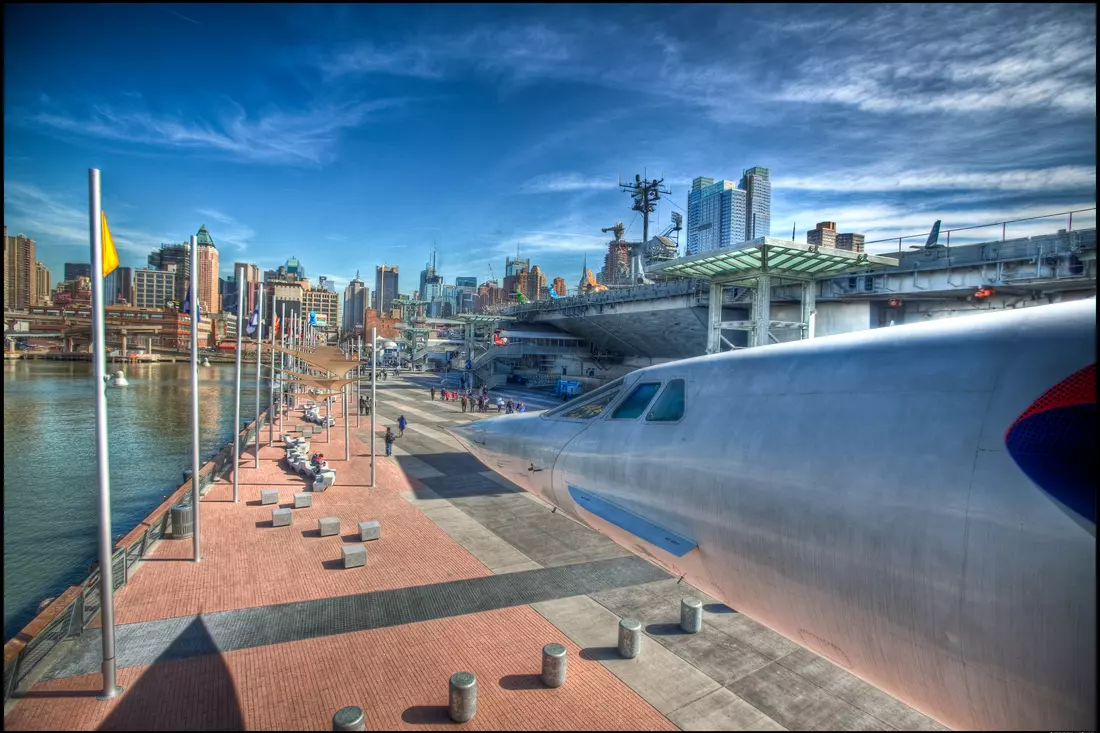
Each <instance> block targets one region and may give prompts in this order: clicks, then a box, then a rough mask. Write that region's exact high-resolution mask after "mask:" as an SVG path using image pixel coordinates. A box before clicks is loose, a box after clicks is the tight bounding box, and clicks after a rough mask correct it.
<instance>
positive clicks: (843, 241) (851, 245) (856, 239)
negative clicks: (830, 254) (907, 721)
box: [836, 233, 865, 252]
mask: <svg viewBox="0 0 1100 733" xmlns="http://www.w3.org/2000/svg"><path fill="white" fill-rule="evenodd" d="M864 239H865V237H864V236H863V235H862V234H853V233H847V234H838V235H836V248H837V249H846V250H848V251H849V252H862V251H863V240H864Z"/></svg>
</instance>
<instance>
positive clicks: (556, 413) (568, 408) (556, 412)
mask: <svg viewBox="0 0 1100 733" xmlns="http://www.w3.org/2000/svg"><path fill="white" fill-rule="evenodd" d="M622 386H623V380H622V378H619V379H616V380H615V381H613V382H608V383H607V384H605V385H604V386H602V387H600V388H599V389H597V390H595V391H593V392H591V393H589V394H586V395H583V396H582V397H580V398H578V400H584V401H585V404H587V403H588V401H589V400H592V399H595V398H597V397H599V396H600V395H604V394H607V393H608V392H611V391H614V392H615V394H616V395H617V394H618V389H619V387H622ZM578 400H570V401H569V402H566V403H565V404H564V405H559V406H558V407H555V408H554V409H553V410H548V411H546V412H544V413H542V416H543V417H569V415H567V414H566V415H563V414H562V413H565V412H573V411H574V410H577V409H579V407H578ZM610 403H611V401H610V400H608V401H607V402H604V403H603V406H602V407H600V411H602V410H603V408H604V407H607V406H608V405H609V404H610ZM598 414H600V412H599V411H597V412H596V413H594V414H593V415H585V416H584V417H594V416H595V415H598Z"/></svg>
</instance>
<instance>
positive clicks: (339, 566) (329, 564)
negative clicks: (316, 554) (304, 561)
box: [321, 558, 344, 570]
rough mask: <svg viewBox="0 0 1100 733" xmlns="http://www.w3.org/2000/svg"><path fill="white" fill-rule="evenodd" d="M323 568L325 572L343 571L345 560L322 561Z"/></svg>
mask: <svg viewBox="0 0 1100 733" xmlns="http://www.w3.org/2000/svg"><path fill="white" fill-rule="evenodd" d="M321 567H323V568H324V569H325V570H343V569H344V559H343V558H337V559H335V560H322V561H321Z"/></svg>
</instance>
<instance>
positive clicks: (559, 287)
mask: <svg viewBox="0 0 1100 733" xmlns="http://www.w3.org/2000/svg"><path fill="white" fill-rule="evenodd" d="M553 288H554V292H555V293H557V294H558V295H560V296H562V297H564V296H565V280H564V278H560V277H556V278H554V285H553Z"/></svg>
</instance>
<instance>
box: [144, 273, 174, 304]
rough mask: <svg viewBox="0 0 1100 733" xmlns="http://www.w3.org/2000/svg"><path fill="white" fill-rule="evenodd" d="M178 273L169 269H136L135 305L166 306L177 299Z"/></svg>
mask: <svg viewBox="0 0 1100 733" xmlns="http://www.w3.org/2000/svg"><path fill="white" fill-rule="evenodd" d="M175 292H176V273H175V272H170V271H167V270H148V269H145V270H134V306H135V307H136V308H158V309H159V308H164V307H165V306H166V304H167V303H168V302H169V301H171V300H175Z"/></svg>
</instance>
